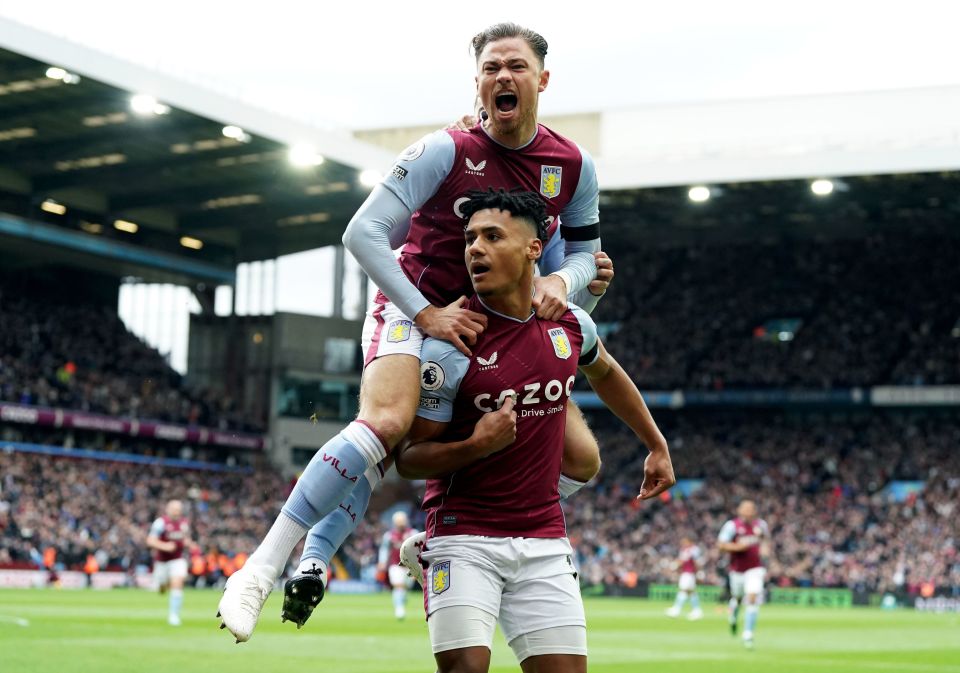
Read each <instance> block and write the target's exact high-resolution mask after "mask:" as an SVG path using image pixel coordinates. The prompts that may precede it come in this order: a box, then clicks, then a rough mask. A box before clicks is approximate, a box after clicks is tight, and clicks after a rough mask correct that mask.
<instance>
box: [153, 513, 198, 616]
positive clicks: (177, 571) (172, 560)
mask: <svg viewBox="0 0 960 673" xmlns="http://www.w3.org/2000/svg"><path fill="white" fill-rule="evenodd" d="M147 546H148V547H149V548H150V549H152V550H153V559H154V561H153V577H154V581H155V582H156V585H157V588H158V589H159V590H160V592H161V593H163V592H164V591H166V590H167V589H168V588H169V589H170V613H169V615H168V616H167V622H168V623H169V624H170V625H171V626H180V609H181V608H182V607H183V583H184V581H185V580H186V579H187V559H186V558H184V555H183V552H184V549H185V548H187V547H189V548H190V549H191V550H193V549H196V548H197V545H196V544H195V543H194V541H193V540H192V539H191V538H190V522H189V521H188V520H187V519H186V517H185V516H184V515H183V503H182V502H180V501H179V500H171V501H170V502H168V503H167V508H166V513H165V514H164V515H162V516H160V517H158V518H157V519H156V521H154V522H153V525H152V526H150V534H149V535H147Z"/></svg>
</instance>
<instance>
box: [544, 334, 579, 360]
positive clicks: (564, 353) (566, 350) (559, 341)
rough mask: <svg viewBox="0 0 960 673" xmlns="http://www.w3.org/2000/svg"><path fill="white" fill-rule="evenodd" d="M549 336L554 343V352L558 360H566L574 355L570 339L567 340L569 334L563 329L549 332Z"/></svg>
mask: <svg viewBox="0 0 960 673" xmlns="http://www.w3.org/2000/svg"><path fill="white" fill-rule="evenodd" d="M547 334H549V335H550V341H551V342H553V352H554V353H556V354H557V357H558V358H560V359H561V360H566V359H567V358H569V357H570V356H571V355H572V354H573V349H572V348H570V339H568V338H567V333H566V332H564V331H563V328H562V327H555V328H553V329H552V330H548V331H547Z"/></svg>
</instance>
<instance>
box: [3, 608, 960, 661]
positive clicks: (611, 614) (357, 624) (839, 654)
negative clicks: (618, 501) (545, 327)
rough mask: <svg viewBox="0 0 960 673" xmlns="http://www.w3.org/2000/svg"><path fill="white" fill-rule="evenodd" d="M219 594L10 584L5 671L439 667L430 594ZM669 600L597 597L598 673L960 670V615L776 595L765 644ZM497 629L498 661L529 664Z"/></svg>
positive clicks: (764, 619)
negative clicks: (229, 603)
mask: <svg viewBox="0 0 960 673" xmlns="http://www.w3.org/2000/svg"><path fill="white" fill-rule="evenodd" d="M218 599H219V593H217V592H215V591H188V592H187V594H186V599H185V601H184V625H183V626H181V627H179V628H175V627H171V626H168V625H167V624H166V597H165V596H163V597H161V596H159V595H157V594H152V593H148V592H142V591H128V590H117V591H112V592H94V591H88V592H85V591H59V590H51V589H48V590H33V591H20V590H0V672H2V673H47V672H49V673H88V672H89V673H132V672H135V673H167V672H170V673H193V672H194V671H196V672H201V671H202V672H204V673H206V672H209V671H217V672H223V673H248V672H249V673H272V672H274V671H278V672H287V673H297V672H299V671H304V672H306V671H310V672H323V673H328V672H329V673H367V672H370V673H374V672H376V673H433V671H434V670H435V668H434V665H433V657H432V655H431V654H430V648H429V643H428V640H427V629H426V625H425V624H424V622H423V620H422V618H421V612H420V610H419V605H418V603H419V602H418V600H417V596H416V595H415V594H411V595H410V599H409V602H408V608H409V611H410V617H409V618H408V619H407V620H406V621H405V622H397V621H396V620H394V619H393V614H392V607H391V604H390V597H389V594H381V595H374V596H346V595H343V596H341V595H337V594H331V595H328V596H327V597H326V598H325V599H324V601H323V603H321V604H320V607H319V608H318V609H317V612H315V613H314V615H313V618H312V619H311V621H310V622H309V623H308V624H307V625H306V626H305V627H304V629H303V630H302V631H300V632H298V631H297V630H296V627H294V626H293V625H291V624H283V625H281V624H280V619H279V616H278V615H279V604H280V601H279V597H278V596H277V594H276V593H274V595H273V596H271V598H270V600H269V602H268V603H267V606H266V609H265V612H264V618H263V619H262V620H261V623H260V626H259V627H258V629H257V632H256V634H254V637H253V639H252V640H251V641H250V642H248V643H244V644H242V645H235V644H234V643H233V641H232V640H231V639H230V637H229V634H228V633H227V632H226V631H220V630H218V629H217V624H218V623H219V622H218V621H217V620H216V619H215V618H214V615H215V614H216V604H217V600H218ZM665 607H666V604H663V603H655V602H649V601H644V600H637V599H613V598H591V599H587V602H586V608H587V620H588V623H589V633H588V637H589V643H590V663H589V668H590V671H592V672H593V673H613V672H617V673H620V672H628V671H629V672H633V671H636V672H638V673H639V672H648V673H652V672H654V671H655V672H656V673H688V672H689V673H692V672H697V673H700V672H703V671H709V672H711V673H725V672H726V671H730V672H731V673H826V672H827V671H837V672H848V671H849V672H852V673H868V672H870V671H877V672H883V673H911V672H917V673H960V615H957V614H942V615H935V614H923V613H917V612H914V611H912V610H897V611H891V612H884V611H880V610H876V609H868V608H853V609H848V610H830V609H817V608H799V607H773V606H764V607H763V609H762V610H761V612H760V622H759V625H758V628H757V634H756V649H754V650H753V651H745V650H744V649H743V647H742V645H741V644H740V640H739V639H737V638H733V637H731V636H730V634H729V631H728V629H727V625H726V618H725V616H724V614H723V612H722V611H721V610H720V608H719V607H715V606H707V609H706V617H705V618H704V619H703V620H702V621H700V622H688V621H686V620H682V619H681V620H671V619H668V618H666V617H665V616H664V615H663V610H664V608H665ZM519 670H520V668H519V666H518V665H517V664H516V662H515V660H514V658H513V654H512V652H511V651H510V649H509V648H508V647H507V645H506V643H505V642H504V641H503V639H502V637H501V636H500V635H499V634H498V636H497V640H496V642H495V643H494V653H493V665H492V667H491V671H495V672H497V673H500V672H503V671H519Z"/></svg>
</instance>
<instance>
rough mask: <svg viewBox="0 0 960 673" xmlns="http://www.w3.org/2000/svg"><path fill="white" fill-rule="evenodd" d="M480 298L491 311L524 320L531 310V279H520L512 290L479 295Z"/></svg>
mask: <svg viewBox="0 0 960 673" xmlns="http://www.w3.org/2000/svg"><path fill="white" fill-rule="evenodd" d="M481 300H482V301H483V304H484V305H485V306H486V307H487V308H489V309H490V310H491V311H495V312H497V313H499V314H500V315H505V316H507V317H508V318H513V319H515V320H520V321H521V322H522V321H525V320H526V319H527V318H529V317H530V313H531V312H532V311H533V280H532V279H531V280H530V282H525V281H522V282H521V283H520V286H519V287H517V289H516V290H514V291H511V292H505V293H503V294H492V295H488V296H486V297H481Z"/></svg>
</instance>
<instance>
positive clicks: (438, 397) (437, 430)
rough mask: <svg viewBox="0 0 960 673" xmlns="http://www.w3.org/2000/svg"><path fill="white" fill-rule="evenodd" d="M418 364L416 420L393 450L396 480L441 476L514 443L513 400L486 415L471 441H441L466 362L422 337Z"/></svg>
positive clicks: (445, 346) (439, 343)
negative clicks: (418, 379) (397, 446)
mask: <svg viewBox="0 0 960 673" xmlns="http://www.w3.org/2000/svg"><path fill="white" fill-rule="evenodd" d="M420 360H421V363H422V364H421V365H420V406H419V408H418V409H417V417H416V418H415V419H414V421H413V425H412V426H411V428H410V432H409V433H408V435H407V439H406V441H405V442H404V443H403V444H401V446H400V447H399V449H398V450H397V451H395V452H394V454H395V457H396V464H397V472H398V473H399V474H400V476H402V477H406V478H407V479H431V478H435V477H440V476H443V475H446V474H449V473H451V472H455V471H456V470H459V469H460V468H462V467H465V466H467V465H469V464H470V463H472V462H474V461H476V460H479V459H480V458H483V457H484V456H487V455H489V454H491V453H493V452H494V451H497V450H500V449H502V448H503V447H504V446H507V445H508V444H509V443H510V442H512V441H513V438H514V437H515V436H516V414H514V413H513V401H511V402H510V403H509V404H504V405H503V407H504V408H501V410H500V411H499V412H496V413H489V414H485V415H484V417H483V418H481V419H480V422H479V423H477V425H476V427H475V428H474V430H473V433H472V434H471V436H470V437H468V438H466V439H464V440H462V441H440V438H441V437H442V435H443V433H444V431H445V430H446V428H447V425H448V424H449V422H450V421H451V420H452V419H453V405H454V401H455V400H456V398H457V393H458V392H459V390H460V382H461V381H462V380H463V377H464V375H465V374H466V373H467V369H468V368H469V366H470V359H469V358H468V357H465V356H464V355H462V354H461V353H459V352H458V351H456V350H454V348H453V347H452V346H451V345H450V344H448V343H446V342H444V341H440V340H438V339H427V340H426V341H424V343H423V349H422V350H421V352H420ZM488 416H489V417H491V418H487V417H488ZM511 425H512V433H513V434H512V436H511V428H510V426H511ZM507 440H508V441H507Z"/></svg>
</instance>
